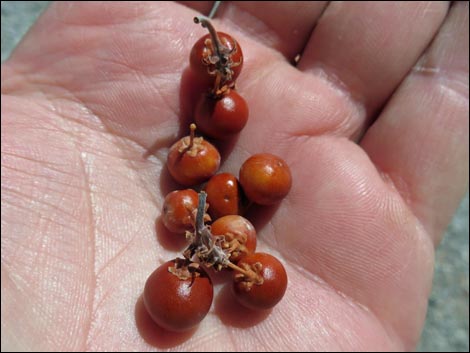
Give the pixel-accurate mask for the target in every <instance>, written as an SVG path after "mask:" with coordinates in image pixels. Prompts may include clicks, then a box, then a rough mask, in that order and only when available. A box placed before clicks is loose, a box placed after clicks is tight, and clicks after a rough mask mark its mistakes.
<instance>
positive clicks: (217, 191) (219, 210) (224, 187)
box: [205, 173, 243, 220]
mask: <svg viewBox="0 0 470 353" xmlns="http://www.w3.org/2000/svg"><path fill="white" fill-rule="evenodd" d="M205 191H206V193H207V202H208V203H209V205H210V207H209V210H208V212H209V214H210V215H211V217H212V219H213V220H215V219H217V218H220V217H223V216H228V215H239V214H242V213H243V194H242V190H241V187H240V184H239V182H238V180H237V178H236V177H235V176H234V175H233V174H230V173H221V174H217V175H214V176H213V177H212V178H210V179H209V181H208V182H207V185H206V187H205Z"/></svg>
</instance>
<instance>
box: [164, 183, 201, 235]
mask: <svg viewBox="0 0 470 353" xmlns="http://www.w3.org/2000/svg"><path fill="white" fill-rule="evenodd" d="M197 203H198V195H197V192H196V191H194V190H192V189H187V190H175V191H172V192H170V193H169V194H168V195H166V197H165V201H164V203H163V214H162V221H163V224H164V225H165V227H166V228H167V229H168V230H170V231H171V232H173V233H184V232H185V231H186V230H192V229H193V228H194V222H195V216H196V214H195V211H196V210H197Z"/></svg>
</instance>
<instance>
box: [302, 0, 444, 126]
mask: <svg viewBox="0 0 470 353" xmlns="http://www.w3.org/2000/svg"><path fill="white" fill-rule="evenodd" d="M446 11H447V4H446V3H443V2H407V3H404V2H361V3H356V2H354V3H353V2H347V1H345V2H332V3H331V4H330V6H328V8H327V9H326V10H325V12H324V14H323V15H322V17H321V19H320V20H319V22H318V24H317V26H316V28H315V30H314V32H313V34H312V37H311V38H310V41H309V43H308V44H307V46H306V48H305V50H304V53H303V55H302V58H301V60H300V62H299V65H298V67H299V69H301V70H303V71H305V72H309V73H313V74H315V75H317V76H320V77H323V78H324V80H326V81H327V82H328V83H329V84H330V85H333V86H335V87H336V88H337V89H338V90H340V91H346V92H347V95H348V97H349V100H351V101H352V102H354V103H355V105H357V106H358V107H359V108H360V109H359V110H361V111H362V114H360V116H358V117H357V118H356V121H354V122H353V123H354V124H355V127H356V129H361V128H362V127H363V125H364V124H365V123H366V118H370V117H371V116H373V114H374V112H376V111H377V110H378V109H379V108H380V107H381V105H382V104H383V102H384V101H385V100H386V99H387V97H389V95H390V94H391V93H392V92H393V90H394V89H395V87H396V86H397V85H398V83H399V82H400V81H401V80H402V79H403V77H404V76H405V75H406V73H407V72H408V71H409V69H410V68H411V67H412V65H413V64H414V63H415V62H416V60H417V59H418V57H419V55H420V53H422V51H423V50H424V49H425V48H426V46H427V45H428V43H429V42H430V41H431V39H432V38H433V36H434V34H435V32H436V31H437V29H438V28H439V25H440V24H441V22H442V20H443V18H444V16H445V14H446Z"/></svg>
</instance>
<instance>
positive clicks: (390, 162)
mask: <svg viewBox="0 0 470 353" xmlns="http://www.w3.org/2000/svg"><path fill="white" fill-rule="evenodd" d="M468 36H469V35H468V3H463V2H462V3H456V4H455V5H454V6H453V7H452V8H451V11H450V14H449V16H448V18H447V19H446V21H445V23H444V25H443V27H442V29H441V30H440V32H439V34H438V35H437V37H436V38H435V40H434V41H433V43H432V45H431V47H430V48H429V49H428V50H427V51H426V53H425V54H424V55H423V57H422V58H421V59H420V60H419V62H418V64H417V65H416V66H415V68H414V69H413V71H412V72H411V73H410V75H409V76H408V77H407V79H406V80H405V81H404V83H403V84H402V85H401V86H400V88H399V89H398V91H397V92H396V94H395V95H394V97H393V99H392V100H391V101H390V102H389V104H388V105H387V106H386V107H385V110H384V112H383V113H382V114H381V116H380V117H379V119H378V120H377V121H376V122H375V124H374V125H373V126H372V127H371V128H370V129H369V131H368V132H367V134H366V135H365V138H364V140H363V141H362V146H363V147H364V149H365V150H366V151H367V153H368V154H369V155H370V158H371V159H372V161H373V162H374V163H375V164H376V165H377V167H378V168H379V169H380V170H381V172H382V173H383V174H384V175H385V176H386V178H390V181H391V182H392V183H393V184H394V185H395V187H397V188H398V190H399V191H400V192H401V194H402V195H403V197H404V198H405V199H406V200H407V202H408V203H409V204H410V205H411V207H412V209H413V210H414V212H415V213H416V215H417V216H418V217H419V219H420V220H421V221H422V223H423V225H424V226H425V228H426V229H427V230H428V232H429V233H430V234H431V236H432V239H433V241H434V243H435V244H437V243H438V242H439V240H440V238H441V235H442V232H443V229H444V227H445V226H446V225H447V223H448V222H449V219H450V217H451V215H452V214H453V212H454V210H455V208H456V207H457V205H458V202H459V199H460V198H461V196H462V194H463V192H464V189H465V188H466V184H467V182H468V60H469V57H468V40H469V38H468Z"/></svg>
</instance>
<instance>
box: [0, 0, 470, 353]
mask: <svg viewBox="0 0 470 353" xmlns="http://www.w3.org/2000/svg"><path fill="white" fill-rule="evenodd" d="M48 4H49V2H48V1H2V5H1V7H2V62H3V61H5V60H6V59H7V58H8V56H9V55H10V52H11V51H12V49H13V48H14V47H15V46H16V45H17V44H18V42H19V41H20V39H21V37H22V36H23V35H24V34H25V33H26V31H27V30H28V28H29V27H30V26H31V24H32V23H33V22H34V21H35V20H36V18H37V17H38V15H39V14H40V13H41V11H43V10H44V9H45V8H46V7H47V5H48ZM468 238H469V233H468V193H467V195H466V196H465V198H464V199H463V201H462V203H461V205H460V207H459V209H458V210H457V212H456V214H455V216H454V219H453V221H452V223H451V224H450V225H449V227H448V229H447V234H446V236H445V238H444V240H443V242H442V244H441V246H440V248H439V249H438V250H437V253H436V269H435V271H436V272H435V277H434V286H433V291H432V295H431V298H430V299H429V311H428V315H427V319H426V326H425V328H424V332H423V335H422V338H421V343H420V345H419V347H418V351H423V352H426V351H441V352H449V351H459V352H465V351H466V352H468V350H469V338H468V321H469V304H468V298H469V292H468V282H469V281H468V279H469V271H468V250H469V249H468Z"/></svg>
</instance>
